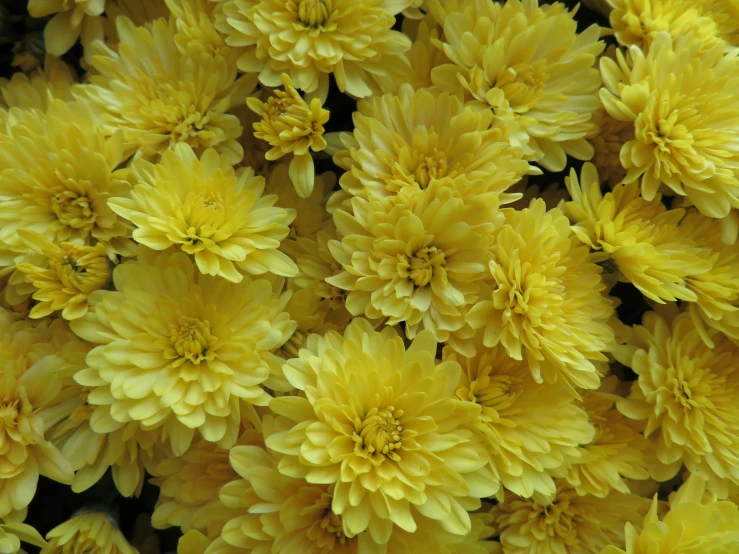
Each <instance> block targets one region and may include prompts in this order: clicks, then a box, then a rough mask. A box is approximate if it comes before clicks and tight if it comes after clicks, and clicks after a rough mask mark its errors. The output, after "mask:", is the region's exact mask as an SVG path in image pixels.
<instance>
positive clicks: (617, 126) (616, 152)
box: [590, 109, 634, 187]
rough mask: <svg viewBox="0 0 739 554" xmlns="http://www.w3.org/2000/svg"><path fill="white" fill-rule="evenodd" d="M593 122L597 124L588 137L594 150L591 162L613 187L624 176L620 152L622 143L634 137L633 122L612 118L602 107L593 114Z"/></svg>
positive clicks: (624, 171)
mask: <svg viewBox="0 0 739 554" xmlns="http://www.w3.org/2000/svg"><path fill="white" fill-rule="evenodd" d="M593 122H594V123H595V124H596V126H597V130H596V131H597V132H596V133H595V135H594V136H592V137H591V139H590V142H591V143H592V144H593V149H594V150H595V154H594V156H593V164H594V165H595V167H596V168H597V169H598V173H599V174H600V176H601V178H602V179H603V180H605V181H608V183H609V184H610V185H611V187H615V186H616V185H617V184H619V183H620V182H621V181H622V180H623V178H624V177H625V176H626V170H625V169H624V167H623V166H622V165H621V158H620V154H621V149H622V148H623V145H624V144H626V143H627V142H629V141H630V140H633V139H634V124H633V123H631V122H630V121H619V120H618V119H614V118H613V117H611V116H610V115H609V114H608V112H607V111H605V110H604V109H602V110H598V111H597V112H595V114H593Z"/></svg>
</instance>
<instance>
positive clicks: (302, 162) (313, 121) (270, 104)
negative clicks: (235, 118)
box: [246, 73, 329, 198]
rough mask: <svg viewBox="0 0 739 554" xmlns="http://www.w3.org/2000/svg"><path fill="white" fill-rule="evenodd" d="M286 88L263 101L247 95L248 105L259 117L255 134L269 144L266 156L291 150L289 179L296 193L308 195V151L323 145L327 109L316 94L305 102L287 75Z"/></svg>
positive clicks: (310, 160)
mask: <svg viewBox="0 0 739 554" xmlns="http://www.w3.org/2000/svg"><path fill="white" fill-rule="evenodd" d="M281 81H282V85H283V86H284V87H285V90H275V91H274V95H273V96H271V97H270V98H268V99H267V101H266V102H262V101H261V100H260V99H259V98H257V97H256V96H250V97H249V98H247V99H246V103H247V105H248V106H249V108H250V109H251V110H252V111H254V113H256V114H257V115H259V116H260V117H261V118H262V119H261V121H257V122H256V123H254V136H255V137H256V138H258V139H261V140H264V141H266V142H267V143H269V145H270V146H271V147H272V148H271V149H270V150H269V151H268V152H267V153H266V154H265V157H266V158H267V159H268V160H278V159H280V158H281V157H283V156H284V155H286V154H292V159H291V160H290V180H291V181H292V182H293V185H295V190H296V191H297V193H298V196H301V197H302V198H307V197H308V196H310V193H311V192H312V191H313V178H314V169H313V156H312V155H311V153H310V151H311V150H312V151H313V152H320V151H321V150H323V149H324V148H326V140H325V139H324V138H323V125H324V124H325V123H326V122H327V121H328V115H329V113H328V110H324V109H323V105H322V103H321V100H320V99H319V98H313V99H312V100H311V102H310V104H308V103H307V102H306V101H305V100H304V99H303V97H301V96H300V94H298V91H297V90H295V88H294V87H293V83H292V81H291V80H290V76H289V75H288V74H287V73H283V74H282V77H281Z"/></svg>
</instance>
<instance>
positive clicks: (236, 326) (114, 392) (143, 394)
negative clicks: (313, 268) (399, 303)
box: [72, 248, 295, 456]
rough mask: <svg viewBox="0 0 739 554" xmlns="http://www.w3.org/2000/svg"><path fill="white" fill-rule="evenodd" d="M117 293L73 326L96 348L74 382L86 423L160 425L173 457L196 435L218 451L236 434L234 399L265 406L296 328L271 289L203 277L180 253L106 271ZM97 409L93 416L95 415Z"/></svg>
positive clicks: (102, 298)
mask: <svg viewBox="0 0 739 554" xmlns="http://www.w3.org/2000/svg"><path fill="white" fill-rule="evenodd" d="M113 280H114V283H115V285H116V289H117V291H97V292H95V293H93V294H92V295H91V297H90V304H91V308H90V311H89V312H88V313H87V315H85V316H84V317H82V318H80V319H76V320H74V321H73V322H72V329H73V330H74V331H75V333H77V334H78V335H79V336H81V337H82V338H84V339H85V340H89V341H90V342H93V343H96V344H99V345H100V346H98V347H97V348H95V349H94V350H93V351H92V352H91V353H90V354H89V355H88V358H87V362H88V365H89V366H90V367H89V368H88V369H85V370H82V371H80V372H78V373H77V375H76V376H75V379H76V381H77V382H78V383H79V384H81V385H83V386H86V387H90V389H91V392H90V395H89V397H88V402H89V403H90V404H91V405H94V406H95V408H94V411H95V412H96V413H95V414H93V416H92V421H91V425H92V428H93V430H95V431H97V432H110V431H113V430H116V429H120V428H122V427H124V426H125V425H126V424H127V423H129V422H132V421H133V422H136V423H138V424H139V425H140V426H141V428H142V429H143V430H151V429H155V428H160V427H161V428H162V431H163V432H164V437H169V443H170V444H171V445H172V449H173V451H174V453H175V455H178V456H179V455H182V454H183V453H184V452H185V451H186V450H187V448H188V447H189V445H190V443H191V441H192V439H193V436H194V433H195V430H198V431H199V433H200V435H201V436H202V437H203V438H204V439H206V440H208V441H211V442H216V443H218V444H219V446H222V447H223V448H228V447H230V446H231V445H233V444H234V442H235V441H236V439H237V437H238V433H239V421H240V413H241V408H240V405H241V403H242V402H247V403H252V404H261V405H264V404H266V403H267V402H268V401H269V395H268V394H267V393H266V392H265V390H264V389H263V388H262V386H263V385H264V386H266V387H270V388H274V386H276V385H278V383H274V382H273V380H272V379H271V378H270V374H271V373H272V372H275V373H278V371H279V360H278V358H277V357H275V356H274V355H273V354H271V353H270V350H273V349H275V348H278V347H279V346H281V345H282V344H283V343H284V342H285V341H286V340H287V339H288V337H289V336H290V334H291V333H292V331H293V329H294V328H295V323H294V322H293V321H291V320H290V319H289V316H288V314H287V313H285V312H283V311H282V309H283V307H284V305H285V302H286V301H287V296H286V295H283V296H281V297H278V296H277V295H276V294H275V293H274V292H273V289H272V284H271V283H270V282H269V281H267V280H265V279H259V280H254V281H252V280H250V279H249V278H245V279H244V280H243V281H241V283H238V284H235V283H230V282H228V281H226V280H224V279H219V278H215V277H210V276H207V275H202V274H201V273H199V272H198V271H197V268H196V267H195V264H193V263H192V261H191V260H190V259H189V258H188V257H187V256H186V255H185V254H183V253H181V252H163V253H160V254H155V253H153V252H151V251H150V250H147V249H144V248H140V252H139V259H138V260H137V261H135V262H127V263H124V264H122V265H119V266H118V267H117V268H116V269H115V271H114V272H113ZM98 412H99V414H98Z"/></svg>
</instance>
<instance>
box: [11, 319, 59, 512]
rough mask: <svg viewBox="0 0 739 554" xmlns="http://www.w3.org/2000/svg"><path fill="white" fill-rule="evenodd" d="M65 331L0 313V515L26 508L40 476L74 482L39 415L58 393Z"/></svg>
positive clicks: (43, 323) (53, 326)
mask: <svg viewBox="0 0 739 554" xmlns="http://www.w3.org/2000/svg"><path fill="white" fill-rule="evenodd" d="M67 333H68V331H67V330H66V329H65V328H64V322H63V321H62V320H57V321H55V322H54V323H52V324H51V325H49V324H48V323H47V322H41V323H38V324H37V325H36V326H32V325H31V324H30V323H28V322H27V321H18V322H14V321H13V318H12V317H11V315H10V314H9V313H8V312H7V311H5V310H0V517H5V516H7V515H8V514H9V513H10V512H12V511H14V510H23V509H25V508H26V507H27V506H28V504H29V503H30V502H31V500H32V499H33V496H34V494H35V493H36V485H37V483H38V478H39V474H41V475H44V476H46V477H49V478H50V479H54V480H55V481H59V482H61V483H66V484H68V483H71V481H72V468H71V467H70V465H69V463H68V462H67V461H66V460H65V459H64V458H63V457H62V455H61V453H60V452H59V450H57V448H56V447H54V445H52V444H51V443H50V442H48V441H47V439H46V437H45V436H44V431H45V424H46V422H45V420H44V417H43V416H42V414H41V412H42V410H43V409H44V408H45V407H46V405H47V404H48V403H49V402H50V401H51V400H52V399H53V398H54V396H56V394H57V393H58V392H59V390H60V389H61V385H62V382H61V378H60V377H59V374H58V372H59V371H60V370H61V369H63V367H64V365H65V362H64V359H63V356H61V355H60V354H61V349H62V345H63V344H64V342H65V339H66V338H67V336H68V335H67Z"/></svg>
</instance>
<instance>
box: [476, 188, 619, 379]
mask: <svg viewBox="0 0 739 554" xmlns="http://www.w3.org/2000/svg"><path fill="white" fill-rule="evenodd" d="M492 254H493V259H492V260H491V261H490V277H491V281H490V286H491V291H490V292H489V293H487V294H486V295H484V296H481V299H480V301H479V302H478V303H477V304H475V306H474V307H472V309H471V310H470V312H469V314H468V316H467V321H468V323H469V324H470V325H471V326H472V327H473V328H475V329H480V328H484V330H485V331H484V339H483V340H484V344H485V346H488V347H493V346H496V345H498V344H501V345H502V346H503V347H504V348H505V349H506V351H507V352H508V355H509V356H511V357H512V358H514V359H516V360H525V361H526V363H527V364H528V366H529V368H530V370H531V373H532V375H533V376H534V379H535V380H536V381H537V382H539V383H540V382H542V381H546V382H548V383H556V382H558V381H560V380H561V381H563V382H564V383H567V384H569V385H570V386H571V387H575V386H576V387H582V388H588V389H595V388H597V387H598V383H599V382H600V379H599V373H598V369H597V367H596V365H595V363H598V362H604V361H606V359H607V358H606V356H605V353H606V352H608V351H610V350H611V349H612V348H614V347H615V341H614V336H613V330H612V329H611V328H610V327H609V326H608V320H609V318H610V317H611V315H612V314H613V305H612V303H611V301H610V300H609V299H608V298H607V297H606V296H604V295H603V291H604V290H605V285H604V284H603V281H602V280H601V275H600V273H601V269H600V267H598V266H597V265H596V264H594V263H593V262H592V260H591V259H590V254H589V252H588V249H587V247H585V246H583V245H581V244H579V241H578V239H577V237H575V236H574V233H572V231H571V230H570V225H569V222H568V221H567V217H565V215H564V214H563V213H562V212H561V211H560V210H559V209H558V208H553V209H552V210H549V211H547V210H546V206H545V204H544V201H543V200H541V199H536V200H533V201H532V202H531V204H530V206H529V207H528V208H526V209H524V210H521V211H514V210H507V211H506V222H505V225H503V226H502V227H501V228H500V229H499V230H498V231H497V233H496V235H495V240H494V244H493V246H492Z"/></svg>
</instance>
